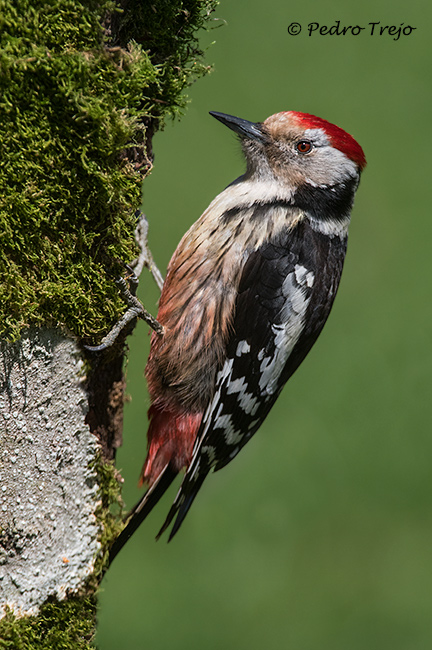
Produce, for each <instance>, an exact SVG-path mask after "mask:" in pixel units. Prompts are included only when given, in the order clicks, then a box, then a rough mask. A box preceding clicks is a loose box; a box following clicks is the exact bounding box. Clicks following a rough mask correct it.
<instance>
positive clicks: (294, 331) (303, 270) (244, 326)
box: [159, 221, 346, 539]
mask: <svg viewBox="0 0 432 650" xmlns="http://www.w3.org/2000/svg"><path fill="white" fill-rule="evenodd" d="M345 252H346V238H344V239H341V238H339V237H337V236H335V237H329V236H325V235H323V234H320V233H317V232H316V231H314V230H313V229H312V228H311V226H310V225H309V223H308V222H307V221H303V222H302V223H300V224H299V225H298V226H297V227H296V228H294V229H292V230H288V229H287V231H285V232H283V233H281V234H279V235H278V236H277V237H276V238H275V239H273V240H272V241H270V242H268V243H265V244H264V245H263V246H262V247H261V248H259V249H258V250H256V251H254V252H253V253H251V255H250V256H249V258H248V260H247V262H246V264H245V267H244V269H243V272H242V276H241V280H240V284H239V289H238V296H237V300H236V305H235V314H234V319H233V328H232V335H231V337H230V339H229V341H228V344H227V349H226V360H225V363H224V365H223V367H222V368H221V369H220V371H219V373H218V375H217V380H216V387H215V393H214V397H213V400H212V402H211V403H210V404H209V406H208V408H207V411H206V412H205V414H204V416H203V421H202V424H201V427H200V430H199V433H198V436H197V441H196V443H195V448H194V453H193V458H192V461H191V463H190V465H189V467H188V470H187V472H186V474H185V477H184V479H183V482H182V484H181V487H180V490H179V492H178V494H177V496H176V499H175V501H174V503H173V506H172V508H171V510H170V512H169V514H168V517H167V519H166V521H165V523H164V525H163V527H162V529H161V531H160V532H159V535H161V534H162V533H163V532H164V531H165V530H166V528H167V527H168V526H169V525H170V523H171V521H172V519H173V518H174V516H175V514H176V513H178V514H177V518H176V521H175V523H174V526H173V528H172V531H171V534H170V537H169V539H172V537H173V536H174V535H175V533H176V532H177V530H178V529H179V527H180V525H181V523H182V521H183V519H184V517H185V516H186V514H187V512H188V510H189V508H190V506H191V505H192V502H193V500H194V498H195V496H196V494H197V493H198V491H199V489H200V487H201V485H202V483H203V481H204V480H205V478H206V476H207V474H208V473H209V471H210V470H211V469H214V470H218V469H221V468H222V467H224V466H225V465H226V464H227V463H229V462H230V461H231V460H232V459H233V458H234V457H235V456H236V455H237V454H238V452H239V451H240V449H241V448H242V447H243V446H244V445H245V444H246V443H247V442H248V440H250V438H251V437H252V435H253V434H254V433H255V432H256V431H257V429H258V428H259V427H260V426H261V424H262V422H263V420H264V419H265V417H266V416H267V414H268V413H269V411H270V409H271V407H272V406H273V404H274V402H275V400H276V399H277V397H278V395H279V393H280V391H281V390H282V388H283V386H284V384H285V382H286V381H287V380H288V379H289V377H290V376H291V375H292V374H293V372H294V371H295V370H296V369H297V368H298V366H299V365H300V363H301V362H302V361H303V359H304V358H305V356H306V354H307V353H308V352H309V350H310V349H311V347H312V345H313V344H314V342H315V341H316V339H317V337H318V335H319V333H320V331H321V329H322V328H323V326H324V323H325V321H326V320H327V317H328V315H329V312H330V309H331V306H332V304H333V300H334V297H335V294H336V291H337V287H338V285H339V280H340V276H341V272H342V266H343V260H344V257H345Z"/></svg>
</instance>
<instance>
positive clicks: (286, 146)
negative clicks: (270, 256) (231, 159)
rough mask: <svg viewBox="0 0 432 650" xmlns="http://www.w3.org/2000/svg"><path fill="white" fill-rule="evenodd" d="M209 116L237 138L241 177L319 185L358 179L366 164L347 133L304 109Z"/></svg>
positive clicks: (289, 183) (358, 146)
mask: <svg viewBox="0 0 432 650" xmlns="http://www.w3.org/2000/svg"><path fill="white" fill-rule="evenodd" d="M211 115H213V117H215V118H216V119H218V120H219V121H220V122H222V123H223V124H225V125H226V126H228V127H229V128H230V129H232V130H233V131H235V133H237V134H238V135H239V136H240V139H241V142H242V147H243V151H244V153H245V156H246V160H247V171H246V174H245V178H252V177H255V178H257V179H260V180H261V179H265V178H269V179H270V178H271V179H273V180H275V179H277V180H278V181H280V182H283V183H287V184H288V185H290V186H294V187H298V186H300V185H303V184H304V183H307V184H309V185H312V186H316V187H325V186H333V185H337V184H339V183H344V182H346V181H348V180H352V179H357V180H358V178H359V177H360V173H361V171H362V169H363V168H364V167H365V165H366V159H365V156H364V153H363V150H362V148H361V147H360V145H359V144H358V143H357V142H356V140H354V138H353V137H352V136H351V135H350V134H349V133H347V132H346V131H344V130H343V129H341V128H339V127H338V126H335V125H334V124H331V123H330V122H327V120H323V119H321V118H319V117H315V116H314V115H309V114H308V113H298V112H295V111H285V112H282V113H276V114H275V115H271V116H270V117H268V118H267V119H266V120H265V121H264V122H249V121H247V120H243V119H241V118H238V117H233V116H231V115H225V114H224V113H215V112H211Z"/></svg>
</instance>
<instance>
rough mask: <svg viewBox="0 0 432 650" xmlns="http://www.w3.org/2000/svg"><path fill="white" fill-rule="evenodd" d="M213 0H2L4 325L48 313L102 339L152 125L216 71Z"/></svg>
mask: <svg viewBox="0 0 432 650" xmlns="http://www.w3.org/2000/svg"><path fill="white" fill-rule="evenodd" d="M123 4H124V5H125V9H124V10H123V9H122V5H123ZM213 7H214V2H213V0H199V1H198V0H185V1H183V2H182V1H180V0H152V2H151V3H147V2H142V0H130V1H129V2H127V3H126V2H123V1H117V2H114V1H110V2H107V1H105V2H103V1H100V2H95V1H92V0H82V1H78V0H51V1H50V2H47V1H44V0H0V271H1V274H2V282H1V285H0V309H1V311H2V313H1V314H0V336H1V337H7V338H15V337H17V336H18V334H19V331H20V330H21V329H22V328H23V327H25V326H27V325H40V324H42V323H43V324H53V325H55V326H57V325H64V326H66V327H67V328H68V329H69V330H70V331H72V332H73V333H75V334H76V335H77V336H79V337H89V338H90V339H92V340H97V339H99V338H100V337H101V335H102V334H103V333H105V332H106V331H107V330H108V329H109V327H110V325H111V323H112V322H113V321H114V320H116V318H117V317H118V315H119V314H120V313H121V312H122V310H123V305H122V303H121V301H120V299H119V298H118V295H117V289H116V285H115V283H114V282H113V281H112V279H113V276H114V275H115V274H117V273H118V272H119V269H120V268H121V267H120V265H119V262H118V260H122V261H130V260H131V259H133V258H134V256H135V254H136V251H135V244H134V240H133V231H134V226H135V219H134V216H133V215H134V210H135V209H136V208H137V207H138V206H139V204H140V197H141V182H142V179H143V177H144V176H145V175H146V173H147V172H148V171H149V170H150V169H151V157H150V156H149V152H148V151H147V149H148V147H149V143H150V137H151V135H152V133H153V131H154V130H155V129H156V128H160V127H161V126H162V125H163V123H164V120H165V119H166V117H167V116H171V117H172V116H176V115H178V114H179V113H180V111H181V109H182V108H183V106H184V102H185V98H184V96H183V94H182V93H183V90H184V88H185V87H186V86H187V85H188V84H190V83H191V82H192V81H193V80H194V79H195V78H196V77H197V75H200V74H202V73H203V72H205V71H206V68H205V67H204V66H203V65H202V63H200V56H201V54H202V53H201V52H200V50H199V47H198V44H197V40H196V30H197V29H199V28H200V27H202V26H203V25H204V24H205V21H206V20H207V18H208V15H209V13H210V11H211V9H212V8H213ZM131 152H133V155H129V154H131ZM131 161H133V162H131Z"/></svg>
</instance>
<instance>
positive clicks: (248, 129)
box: [210, 111, 266, 142]
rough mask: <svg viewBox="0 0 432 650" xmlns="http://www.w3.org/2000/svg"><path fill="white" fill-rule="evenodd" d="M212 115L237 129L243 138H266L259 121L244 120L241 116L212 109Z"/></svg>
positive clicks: (230, 127)
mask: <svg viewBox="0 0 432 650" xmlns="http://www.w3.org/2000/svg"><path fill="white" fill-rule="evenodd" d="M210 115H213V117H215V118H216V119H217V120H219V122H222V124H225V126H227V127H228V128H229V129H232V130H233V131H235V132H236V133H237V134H238V135H239V136H241V137H242V138H249V139H251V140H260V141H261V142H263V141H264V140H266V135H265V133H264V131H263V128H262V124H259V122H248V120H242V118H241V117H234V116H233V115H225V113H216V112H215V111H210Z"/></svg>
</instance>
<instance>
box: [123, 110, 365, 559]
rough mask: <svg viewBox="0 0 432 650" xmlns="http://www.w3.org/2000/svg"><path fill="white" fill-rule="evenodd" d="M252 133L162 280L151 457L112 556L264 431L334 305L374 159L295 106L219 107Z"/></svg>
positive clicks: (177, 512)
mask: <svg viewBox="0 0 432 650" xmlns="http://www.w3.org/2000/svg"><path fill="white" fill-rule="evenodd" d="M210 114H211V115H212V116H213V117H215V118H216V119H217V120H219V121H220V122H222V124H225V125H226V126H227V127H229V128H230V129H232V130H233V131H234V132H235V133H236V134H237V135H238V136H239V138H240V141H241V145H242V149H243V152H244V155H245V158H246V172H245V173H244V174H243V176H240V177H239V178H237V180H235V181H234V182H233V183H231V184H230V185H229V186H228V187H227V188H226V189H225V190H224V191H223V192H221V193H220V194H219V195H218V196H217V197H216V198H215V199H214V200H213V201H212V203H211V204H210V205H209V207H208V208H207V210H206V211H205V212H204V213H203V215H202V216H201V217H200V219H198V221H197V222H196V223H194V224H193V226H192V227H191V228H190V229H189V230H188V232H187V233H186V234H185V235H184V237H183V238H182V240H181V241H180V243H179V245H178V247H177V249H176V251H175V253H174V255H173V257H172V259H171V261H170V263H169V266H168V271H167V275H166V279H165V283H164V285H163V289H162V294H161V298H160V303H159V311H158V315H157V320H158V322H159V323H160V324H161V325H162V326H163V331H164V333H163V335H162V336H161V335H160V334H158V333H156V332H154V333H153V335H152V339H151V349H150V355H149V359H148V362H147V366H146V377H147V382H148V388H149V393H150V397H151V406H150V409H149V419H150V424H149V429H148V455H147V459H146V461H145V463H144V467H143V470H142V474H141V479H140V482H141V484H147V485H148V490H147V492H146V494H145V495H144V497H143V499H142V500H141V501H140V502H139V504H138V505H137V506H136V507H135V508H134V510H133V511H132V514H131V518H130V520H129V523H128V524H127V526H126V528H125V530H124V532H123V534H122V535H121V536H120V539H119V541H118V542H117V546H116V548H115V549H114V554H116V552H118V550H119V548H120V547H121V546H122V545H123V543H124V542H125V540H126V538H128V537H129V536H130V535H131V534H132V532H133V530H135V529H136V528H137V526H138V525H139V523H140V522H141V521H142V520H143V519H144V518H145V517H146V516H147V514H148V513H149V512H150V510H151V509H152V508H153V507H154V505H155V504H156V503H157V501H158V500H159V499H160V497H161V496H162V494H163V493H164V492H165V490H166V489H167V487H168V486H169V485H170V484H171V482H172V481H173V479H174V478H175V476H176V475H177V474H178V473H179V472H180V471H182V470H184V469H185V470H186V472H185V475H184V478H183V481H182V483H181V486H180V489H179V491H178V493H177V496H176V497H175V500H174V503H173V505H172V507H171V509H170V511H169V513H168V516H167V518H166V521H165V523H164V524H163V526H162V528H161V530H160V532H159V535H158V537H159V536H160V535H161V534H162V533H163V532H164V531H165V530H166V529H167V528H168V527H169V526H170V524H171V523H172V521H173V520H174V518H175V521H174V524H173V526H172V529H171V532H170V536H169V540H170V539H172V537H173V536H174V535H175V534H176V532H177V531H178V529H179V528H180V525H181V524H182V522H183V520H184V518H185V516H186V514H187V512H188V510H189V508H190V507H191V504H192V502H193V500H194V499H195V497H196V495H197V493H198V491H199V489H200V487H201V485H202V484H203V482H204V480H205V478H206V477H207V475H208V474H209V472H210V471H211V470H214V471H217V470H219V469H221V468H222V467H224V466H225V465H227V464H228V463H229V462H230V461H231V460H232V459H233V458H234V457H235V456H236V455H237V454H238V453H239V451H240V450H241V448H242V447H243V446H244V445H245V444H246V443H247V442H248V441H249V440H250V439H251V437H252V436H253V435H254V433H255V432H256V431H257V430H258V429H259V427H260V426H261V424H262V423H263V421H264V419H265V418H266V416H267V414H268V413H269V411H270V409H271V408H272V406H273V404H274V403H275V401H276V399H277V398H278V396H279V394H280V392H281V390H282V388H283V386H284V385H285V383H286V382H287V380H288V379H289V378H290V377H291V375H292V374H293V373H294V371H295V370H296V369H297V368H298V367H299V365H300V364H301V362H302V361H303V359H304V358H305V357H306V355H307V354H308V352H309V350H310V349H311V347H312V346H313V344H314V343H315V341H316V339H317V337H318V335H319V334H320V332H321V330H322V328H323V326H324V324H325V322H326V320H327V317H328V315H329V313H330V310H331V307H332V305H333V301H334V299H335V295H336V291H337V289H338V286H339V281H340V278H341V273H342V266H343V263H344V258H345V252H346V247H347V234H348V225H349V221H350V213H351V208H352V206H353V201H354V195H355V192H356V189H357V187H358V184H359V180H360V175H361V172H362V170H363V168H364V167H365V165H366V160H365V156H364V153H363V150H362V148H361V147H360V145H359V144H358V143H357V142H356V141H355V140H354V138H353V137H352V136H351V135H349V134H348V133H346V132H345V131H344V130H342V129H341V128H339V127H337V126H335V125H334V124H331V123H330V122H327V121H326V120H324V119H321V118H319V117H315V116H314V115H310V114H307V113H299V112H295V111H287V112H281V113H277V114H275V115H271V116H270V117H269V118H268V119H266V120H265V121H264V122H258V123H255V122H249V121H247V120H244V119H240V118H237V117H233V116H231V115H226V114H224V113H216V112H211V113H210Z"/></svg>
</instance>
